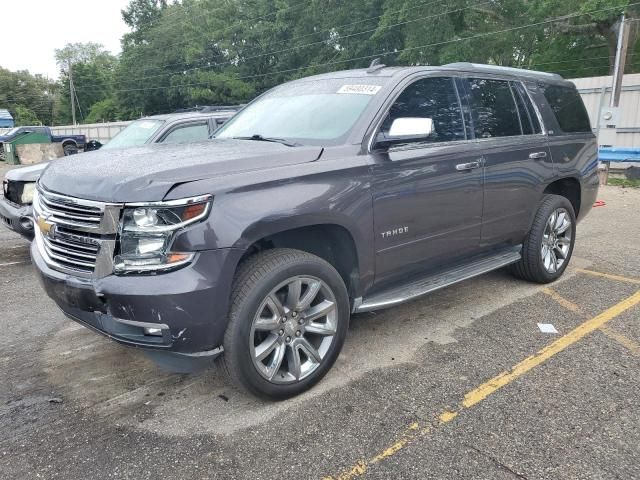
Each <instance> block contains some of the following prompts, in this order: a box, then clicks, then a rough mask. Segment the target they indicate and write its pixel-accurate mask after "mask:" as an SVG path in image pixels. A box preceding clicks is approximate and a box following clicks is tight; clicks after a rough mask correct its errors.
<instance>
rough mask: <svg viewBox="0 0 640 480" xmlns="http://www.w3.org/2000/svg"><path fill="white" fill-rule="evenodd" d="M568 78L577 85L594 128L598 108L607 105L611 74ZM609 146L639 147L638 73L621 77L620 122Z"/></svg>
mask: <svg viewBox="0 0 640 480" xmlns="http://www.w3.org/2000/svg"><path fill="white" fill-rule="evenodd" d="M571 81H572V82H573V83H575V84H576V87H578V91H579V92H580V95H581V96H582V99H583V101H584V103H585V105H586V107H587V110H588V111H589V118H590V119H591V125H592V126H593V128H594V129H597V128H598V120H599V118H600V114H599V112H600V107H601V106H602V107H608V106H609V101H610V99H611V83H612V81H613V78H612V77H611V76H608V77H590V78H577V79H573V80H571ZM613 145H615V146H616V147H634V148H640V73H634V74H627V75H625V76H624V80H623V82H622V94H621V96H620V121H619V123H618V132H617V134H616V139H615V142H614V143H613Z"/></svg>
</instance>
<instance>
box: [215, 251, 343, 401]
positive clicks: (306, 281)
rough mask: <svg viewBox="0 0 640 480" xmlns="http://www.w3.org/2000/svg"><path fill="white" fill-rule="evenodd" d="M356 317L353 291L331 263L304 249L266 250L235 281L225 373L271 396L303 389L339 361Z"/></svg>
mask: <svg viewBox="0 0 640 480" xmlns="http://www.w3.org/2000/svg"><path fill="white" fill-rule="evenodd" d="M298 282H299V283H298ZM313 295H315V296H314V298H311V297H312V296H313ZM307 302H309V305H308V306H306V304H307ZM294 305H295V307H294ZM331 305H333V307H331ZM323 312H327V313H326V314H325V315H324V316H318V314H320V313H323ZM349 315H350V303H349V295H348V293H347V289H346V287H345V284H344V282H343V280H342V278H341V277H340V274H339V273H338V272H337V271H336V270H335V268H333V266H331V265H330V264H329V263H327V262H326V261H324V260H322V259H321V258H319V257H316V256H315V255H311V254H309V253H306V252H302V251H299V250H291V249H274V250H267V251H265V252H261V253H258V254H256V255H254V256H252V257H250V258H249V259H248V260H246V261H245V262H243V263H242V264H241V266H240V267H239V269H238V272H237V273H236V276H235V279H234V283H233V288H232V294H231V307H230V313H229V324H228V326H227V330H226V332H225V337H224V354H223V355H222V358H221V364H222V367H223V371H225V373H226V374H227V375H228V377H229V378H230V379H231V380H232V382H233V383H235V384H237V385H239V386H241V387H243V388H244V389H246V390H248V391H249V392H251V393H253V394H255V395H257V396H260V397H263V398H268V399H272V400H282V399H286V398H290V397H293V396H295V395H298V394H300V393H302V392H304V391H306V390H308V389H310V388H311V387H313V385H315V384H316V383H317V382H319V381H320V380H321V379H322V377H324V375H325V374H326V373H327V372H328V371H329V369H330V368H331V367H332V365H333V363H334V362H335V360H336V358H337V357H338V355H339V353H340V350H341V349H342V345H343V344H344V340H345V338H346V335H347V330H348V327H349ZM283 318H284V321H283ZM266 352H269V353H268V354H267V353H266ZM262 356H264V358H260V357H262ZM296 359H297V360H296ZM279 362H280V363H279Z"/></svg>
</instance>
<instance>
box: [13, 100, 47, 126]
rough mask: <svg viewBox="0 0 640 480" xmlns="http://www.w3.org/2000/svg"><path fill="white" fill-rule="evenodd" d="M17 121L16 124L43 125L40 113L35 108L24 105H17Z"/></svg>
mask: <svg viewBox="0 0 640 480" xmlns="http://www.w3.org/2000/svg"><path fill="white" fill-rule="evenodd" d="M14 115H15V117H14V120H15V123H16V126H18V127H20V126H24V125H41V124H42V122H41V121H40V119H39V118H38V115H37V114H36V112H34V111H33V110H30V109H29V108H27V107H25V106H24V105H16V107H15V113H14Z"/></svg>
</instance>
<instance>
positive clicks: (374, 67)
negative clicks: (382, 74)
mask: <svg viewBox="0 0 640 480" xmlns="http://www.w3.org/2000/svg"><path fill="white" fill-rule="evenodd" d="M384 67H386V65H385V64H383V63H380V57H378V58H374V59H373V60H372V61H371V65H369V68H367V73H374V72H377V71H378V70H382V69H383V68H384Z"/></svg>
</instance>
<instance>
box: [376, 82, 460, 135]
mask: <svg viewBox="0 0 640 480" xmlns="http://www.w3.org/2000/svg"><path fill="white" fill-rule="evenodd" d="M404 117H419V118H431V119H432V120H433V127H434V133H433V134H432V135H431V136H430V137H429V138H428V139H426V140H425V141H426V142H432V143H435V142H452V141H455V140H464V139H465V138H466V137H465V132H464V122H463V120H462V109H461V108H460V102H459V100H458V92H457V90H456V87H455V85H454V84H453V79H452V78H449V77H436V78H424V79H422V80H417V81H415V82H414V83H412V84H411V85H409V86H408V87H407V88H406V89H405V90H404V91H403V92H402V93H401V94H400V96H399V97H398V99H397V100H396V101H395V102H394V104H393V105H392V106H391V108H390V109H389V113H388V114H387V117H386V118H385V120H384V122H383V123H382V127H381V132H382V134H384V135H386V134H388V133H389V129H390V128H391V124H392V123H393V121H394V120H395V119H397V118H404Z"/></svg>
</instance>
